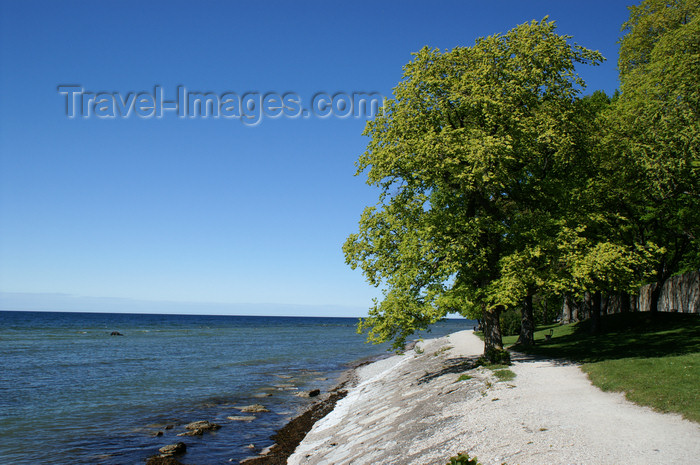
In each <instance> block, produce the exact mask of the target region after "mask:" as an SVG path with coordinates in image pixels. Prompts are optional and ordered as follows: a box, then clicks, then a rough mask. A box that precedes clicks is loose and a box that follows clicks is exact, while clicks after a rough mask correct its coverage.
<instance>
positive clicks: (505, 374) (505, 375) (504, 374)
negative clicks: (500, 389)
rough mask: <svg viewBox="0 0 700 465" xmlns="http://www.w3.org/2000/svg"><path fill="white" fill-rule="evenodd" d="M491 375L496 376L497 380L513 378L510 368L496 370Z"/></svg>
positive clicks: (510, 379) (513, 374)
mask: <svg viewBox="0 0 700 465" xmlns="http://www.w3.org/2000/svg"><path fill="white" fill-rule="evenodd" d="M493 375H494V376H495V377H496V378H498V380H499V381H512V380H513V379H515V373H514V372H513V371H511V370H496V371H494V372H493Z"/></svg>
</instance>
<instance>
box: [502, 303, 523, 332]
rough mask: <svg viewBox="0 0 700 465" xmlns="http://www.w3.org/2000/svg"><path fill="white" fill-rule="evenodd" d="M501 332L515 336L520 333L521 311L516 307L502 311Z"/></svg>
mask: <svg viewBox="0 0 700 465" xmlns="http://www.w3.org/2000/svg"><path fill="white" fill-rule="evenodd" d="M500 318H501V334H503V335H504V336H513V335H515V334H519V333H520V319H521V317H520V312H519V311H517V310H515V309H508V310H506V311H505V312H502V313H501V316H500Z"/></svg>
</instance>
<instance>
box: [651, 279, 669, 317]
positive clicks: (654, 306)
mask: <svg viewBox="0 0 700 465" xmlns="http://www.w3.org/2000/svg"><path fill="white" fill-rule="evenodd" d="M664 284H666V277H665V276H661V277H660V278H659V280H658V281H656V284H654V286H653V287H652V288H651V297H650V298H649V311H650V312H651V313H656V312H658V311H659V300H661V293H662V292H663V290H664Z"/></svg>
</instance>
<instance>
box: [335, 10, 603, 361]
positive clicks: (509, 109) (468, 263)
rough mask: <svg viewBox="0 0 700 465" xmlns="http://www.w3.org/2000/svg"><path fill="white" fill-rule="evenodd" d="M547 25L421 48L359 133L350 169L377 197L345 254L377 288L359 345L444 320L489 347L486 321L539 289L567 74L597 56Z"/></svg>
mask: <svg viewBox="0 0 700 465" xmlns="http://www.w3.org/2000/svg"><path fill="white" fill-rule="evenodd" d="M555 29H556V25H555V23H554V22H551V21H548V20H547V19H546V18H545V19H544V20H542V21H533V22H531V23H528V24H523V25H520V26H517V27H516V28H514V29H512V30H511V31H509V32H508V33H506V34H503V35H500V34H497V35H494V36H490V37H486V38H482V39H479V40H477V41H476V43H475V44H474V45H473V46H472V47H457V48H455V49H453V50H452V51H446V52H440V51H439V50H435V49H429V48H424V49H422V50H421V51H420V52H418V53H416V54H415V57H414V59H413V61H411V62H410V63H408V64H407V65H406V66H405V67H404V76H403V80H402V81H401V82H400V83H399V84H398V86H397V87H396V89H395V90H394V98H393V99H392V100H390V101H389V102H387V104H386V107H385V111H384V113H383V114H382V115H381V116H379V117H378V118H377V119H375V120H374V121H372V122H369V123H368V125H367V128H366V130H365V134H366V135H367V136H369V137H370V138H371V140H370V143H369V145H368V147H367V150H366V152H365V153H364V154H363V155H362V156H361V157H360V159H359V162H358V173H362V172H366V173H367V177H368V181H367V182H368V183H369V184H370V185H375V186H378V187H380V188H381V194H380V199H379V203H378V204H377V205H376V206H374V207H369V208H367V209H366V210H365V212H364V213H363V215H362V217H361V219H360V231H359V233H357V234H352V235H350V237H349V238H348V239H347V241H346V243H345V245H344V251H345V255H346V259H347V261H348V263H349V264H350V265H351V266H353V267H357V266H359V267H360V268H362V270H363V272H364V274H365V276H366V277H367V278H368V280H369V282H370V283H371V284H373V285H375V286H385V295H384V298H383V300H382V301H380V302H375V306H374V307H373V308H372V309H371V310H370V317H369V318H368V319H366V320H365V321H364V322H363V323H362V325H363V327H366V328H370V337H371V338H373V339H375V340H388V339H392V340H394V341H395V343H396V344H397V345H400V344H402V343H403V341H404V339H405V337H406V336H407V335H408V334H410V333H411V332H413V331H415V330H417V329H422V328H425V327H426V326H427V325H428V324H430V323H433V322H435V321H436V320H438V319H440V318H442V317H444V316H445V315H446V314H447V313H448V312H453V311H456V312H459V313H461V314H463V315H465V316H469V317H472V318H474V317H479V318H483V320H484V322H485V323H486V326H487V328H488V330H487V331H486V333H487V337H486V340H487V346H488V347H489V348H490V347H495V348H499V347H500V346H501V341H500V334H499V332H498V325H497V323H496V324H493V318H491V317H493V316H494V315H495V317H496V321H497V317H498V312H499V311H500V310H501V309H502V308H504V307H505V306H510V305H513V304H515V303H517V302H518V301H519V300H521V299H522V298H523V297H524V296H525V295H526V294H527V293H528V287H533V286H539V285H542V284H543V283H542V282H541V281H545V282H549V281H551V279H550V278H549V277H548V276H544V274H547V273H550V271H549V270H550V269H551V267H549V266H548V265H547V261H548V260H550V258H549V257H548V254H546V253H544V251H543V250H544V249H551V250H553V249H555V248H556V247H555V244H554V243H553V242H552V241H551V238H552V237H556V234H555V232H556V231H557V230H558V229H557V228H558V227H559V221H560V220H559V218H558V217H557V215H556V210H557V204H556V202H555V201H554V199H556V198H557V197H558V196H559V195H560V194H562V192H564V189H566V184H567V180H568V179H569V178H570V177H571V176H570V174H571V173H572V170H571V167H572V165H574V164H575V162H576V159H577V157H578V155H579V152H580V151H581V150H584V147H583V146H584V145H585V134H582V133H581V129H580V127H581V125H580V124H579V123H580V122H579V121H578V119H579V115H580V112H579V111H578V110H577V101H578V99H579V94H580V92H581V89H582V87H583V85H584V83H583V81H582V79H581V78H580V77H579V76H578V75H577V74H576V72H575V66H576V64H597V63H599V62H600V61H601V60H602V59H603V58H602V56H601V55H600V54H599V53H598V52H595V51H592V50H588V49H586V48H584V47H581V46H578V45H575V44H574V45H572V44H570V43H569V39H570V38H569V37H567V36H561V35H557V34H556V32H555ZM489 322H491V323H490V324H489Z"/></svg>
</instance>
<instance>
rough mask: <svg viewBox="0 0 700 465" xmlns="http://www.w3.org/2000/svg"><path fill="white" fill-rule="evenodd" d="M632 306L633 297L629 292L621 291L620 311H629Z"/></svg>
mask: <svg viewBox="0 0 700 465" xmlns="http://www.w3.org/2000/svg"><path fill="white" fill-rule="evenodd" d="M631 307H632V297H631V296H630V293H629V292H621V293H620V313H629V312H630V308H631Z"/></svg>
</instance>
